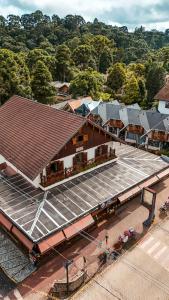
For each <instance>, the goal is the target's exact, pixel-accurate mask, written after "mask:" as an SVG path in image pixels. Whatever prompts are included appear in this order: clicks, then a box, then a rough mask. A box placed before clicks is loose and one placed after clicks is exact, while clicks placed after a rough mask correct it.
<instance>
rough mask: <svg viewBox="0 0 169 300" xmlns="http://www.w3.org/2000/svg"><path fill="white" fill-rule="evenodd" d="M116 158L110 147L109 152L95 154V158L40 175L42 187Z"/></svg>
mask: <svg viewBox="0 0 169 300" xmlns="http://www.w3.org/2000/svg"><path fill="white" fill-rule="evenodd" d="M114 158H116V155H115V150H114V149H112V150H111V151H110V152H108V153H105V154H102V155H99V156H96V157H95V158H93V159H91V160H88V161H84V162H82V163H80V164H75V165H73V166H72V167H71V168H65V169H64V170H61V171H58V172H56V173H50V174H48V175H47V176H46V177H45V176H42V177H41V185H42V186H43V187H47V186H49V185H52V184H54V183H56V182H59V181H61V180H63V179H66V178H69V177H71V176H74V175H76V174H78V173H81V172H84V171H86V170H88V169H91V168H94V167H96V166H98V165H100V164H102V163H104V162H106V161H109V160H112V159H114Z"/></svg>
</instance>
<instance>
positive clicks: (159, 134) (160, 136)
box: [151, 131, 169, 142]
mask: <svg viewBox="0 0 169 300" xmlns="http://www.w3.org/2000/svg"><path fill="white" fill-rule="evenodd" d="M151 138H152V139H153V140H155V141H160V142H167V141H168V140H169V134H168V133H166V132H163V131H153V132H152V135H151Z"/></svg>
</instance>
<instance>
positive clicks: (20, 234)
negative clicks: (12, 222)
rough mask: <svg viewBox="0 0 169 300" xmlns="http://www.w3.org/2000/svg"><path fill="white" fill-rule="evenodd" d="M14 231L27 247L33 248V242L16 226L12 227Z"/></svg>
mask: <svg viewBox="0 0 169 300" xmlns="http://www.w3.org/2000/svg"><path fill="white" fill-rule="evenodd" d="M12 233H13V234H14V235H15V236H16V237H17V238H18V239H19V240H20V241H21V242H22V244H24V245H25V247H26V248H28V249H29V250H32V248H33V242H31V241H30V240H29V239H28V238H27V237H26V236H25V235H24V234H23V233H22V232H20V230H18V228H16V227H15V226H14V227H13V228H12Z"/></svg>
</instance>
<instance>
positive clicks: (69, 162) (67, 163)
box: [43, 141, 113, 173]
mask: <svg viewBox="0 0 169 300" xmlns="http://www.w3.org/2000/svg"><path fill="white" fill-rule="evenodd" d="M105 145H108V151H109V150H110V148H113V142H112V141H111V142H108V143H105ZM97 147H98V146H96V147H93V148H89V149H87V150H83V151H77V152H76V153H74V154H73V155H69V156H66V157H64V158H61V159H59V161H63V162H64V168H71V167H72V166H73V157H74V156H75V154H77V153H80V152H87V160H90V159H93V158H95V149H96V148H97ZM43 172H44V173H45V169H44V171H43Z"/></svg>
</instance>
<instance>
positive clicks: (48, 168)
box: [46, 165, 51, 175]
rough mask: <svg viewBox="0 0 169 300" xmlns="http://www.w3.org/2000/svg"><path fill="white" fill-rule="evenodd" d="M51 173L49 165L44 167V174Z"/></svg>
mask: <svg viewBox="0 0 169 300" xmlns="http://www.w3.org/2000/svg"><path fill="white" fill-rule="evenodd" d="M50 173H51V169H50V165H48V166H47V167H46V175H49V174H50Z"/></svg>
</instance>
